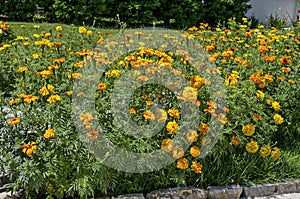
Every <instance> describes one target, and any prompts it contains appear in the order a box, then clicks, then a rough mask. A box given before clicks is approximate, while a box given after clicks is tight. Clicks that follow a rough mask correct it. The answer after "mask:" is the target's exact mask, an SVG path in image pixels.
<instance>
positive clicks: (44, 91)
mask: <svg viewBox="0 0 300 199" xmlns="http://www.w3.org/2000/svg"><path fill="white" fill-rule="evenodd" d="M39 93H40V94H41V95H42V96H46V95H49V91H48V89H47V87H46V85H45V86H43V87H42V88H41V89H40V91H39Z"/></svg>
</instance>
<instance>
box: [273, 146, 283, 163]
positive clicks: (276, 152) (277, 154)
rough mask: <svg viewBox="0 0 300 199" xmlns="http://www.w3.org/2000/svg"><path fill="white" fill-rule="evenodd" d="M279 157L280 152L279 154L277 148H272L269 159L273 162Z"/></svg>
mask: <svg viewBox="0 0 300 199" xmlns="http://www.w3.org/2000/svg"><path fill="white" fill-rule="evenodd" d="M280 155H281V152H280V150H279V148H277V147H274V148H273V149H272V152H271V157H272V158H273V159H274V160H276V159H278V158H279V157H280Z"/></svg>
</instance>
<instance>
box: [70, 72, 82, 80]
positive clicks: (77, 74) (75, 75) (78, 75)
mask: <svg viewBox="0 0 300 199" xmlns="http://www.w3.org/2000/svg"><path fill="white" fill-rule="evenodd" d="M72 77H73V78H74V79H81V78H82V73H73V74H72Z"/></svg>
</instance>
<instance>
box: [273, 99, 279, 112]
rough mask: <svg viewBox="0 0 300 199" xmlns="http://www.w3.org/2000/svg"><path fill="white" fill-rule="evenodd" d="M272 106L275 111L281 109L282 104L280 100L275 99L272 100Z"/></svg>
mask: <svg viewBox="0 0 300 199" xmlns="http://www.w3.org/2000/svg"><path fill="white" fill-rule="evenodd" d="M272 107H273V109H274V110H275V111H279V110H280V105H279V102H276V101H273V102H272Z"/></svg>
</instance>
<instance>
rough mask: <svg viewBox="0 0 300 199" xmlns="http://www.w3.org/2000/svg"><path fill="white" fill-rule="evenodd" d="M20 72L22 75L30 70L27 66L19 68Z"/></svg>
mask: <svg viewBox="0 0 300 199" xmlns="http://www.w3.org/2000/svg"><path fill="white" fill-rule="evenodd" d="M18 71H19V72H20V73H22V72H25V71H28V68H27V67H26V66H24V67H19V68H18Z"/></svg>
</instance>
